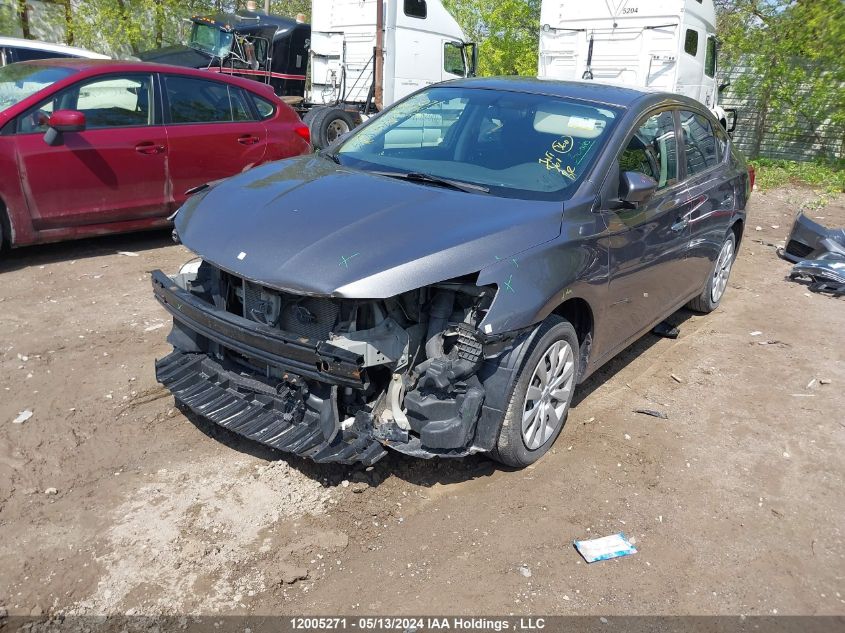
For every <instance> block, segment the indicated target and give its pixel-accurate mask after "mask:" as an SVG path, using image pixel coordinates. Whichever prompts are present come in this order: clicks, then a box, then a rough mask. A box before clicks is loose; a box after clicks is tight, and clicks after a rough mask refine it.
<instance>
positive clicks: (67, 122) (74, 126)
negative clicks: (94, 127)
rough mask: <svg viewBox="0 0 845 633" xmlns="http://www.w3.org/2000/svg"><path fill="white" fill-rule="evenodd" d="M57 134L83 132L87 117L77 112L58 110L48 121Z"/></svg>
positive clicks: (48, 124)
mask: <svg viewBox="0 0 845 633" xmlns="http://www.w3.org/2000/svg"><path fill="white" fill-rule="evenodd" d="M47 126H48V127H51V128H53V129H54V130H56V132H83V131H84V130H85V115H84V114H83V113H82V112H79V111H77V110H56V111H55V112H53V114H52V115H51V116H50V119H49V120H48V121H47Z"/></svg>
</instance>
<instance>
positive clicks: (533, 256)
mask: <svg viewBox="0 0 845 633" xmlns="http://www.w3.org/2000/svg"><path fill="white" fill-rule="evenodd" d="M607 274H608V261H607V251H606V250H605V249H603V248H601V247H600V246H599V245H598V243H597V242H596V241H595V240H592V239H590V240H575V241H573V240H571V239H570V238H569V237H567V236H562V237H561V238H560V239H556V240H553V241H552V242H547V243H545V244H541V245H539V246H537V247H535V248H532V249H529V250H528V251H525V252H523V253H520V254H519V255H515V256H513V257H508V258H503V259H500V260H499V261H497V262H496V263H495V264H493V265H491V266H488V267H486V268H484V269H483V270H481V272H480V273H479V277H478V282H477V283H478V285H482V286H483V285H489V284H495V285H496V286H497V288H498V291H497V292H496V297H495V298H494V300H493V303H492V304H491V306H490V309H489V310H488V311H487V314H486V316H485V317H484V320H483V321H482V322H481V323H480V324H479V328H480V329H481V331H482V332H484V333H485V334H487V335H490V334H501V333H503V332H509V331H512V330H520V329H523V328H526V327H528V326H531V325H535V324H537V323H540V322H541V321H543V319H545V318H546V317H547V316H549V314H551V313H552V312H553V311H554V310H555V308H557V307H558V306H560V305H561V304H562V303H564V302H565V301H568V300H570V299H575V298H580V299H583V300H584V301H586V302H587V303H588V304H589V305H590V306H591V308H592V309H593V310H594V314H595V307H596V306H598V305H601V299H602V297H603V296H604V293H605V291H606V282H607Z"/></svg>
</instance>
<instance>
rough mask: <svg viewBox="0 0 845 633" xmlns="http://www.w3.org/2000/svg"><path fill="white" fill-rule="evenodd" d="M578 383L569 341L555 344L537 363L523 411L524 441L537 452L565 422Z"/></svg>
mask: <svg viewBox="0 0 845 633" xmlns="http://www.w3.org/2000/svg"><path fill="white" fill-rule="evenodd" d="M574 382H575V354H574V353H573V351H572V347H571V346H570V345H569V343H568V342H566V341H556V342H555V343H554V344H553V345H552V346H551V347H550V348H549V349H548V350H547V351H546V353H545V354H543V356H542V357H541V358H540V361H539V362H538V363H537V366H536V367H535V368H534V373H533V374H532V375H531V381H530V382H529V383H528V391H527V392H526V394H525V403H524V405H523V410H522V411H523V412H522V441H523V442H524V443H525V446H526V448H528V449H529V450H536V449H538V448H540V447H541V446H542V445H543V444H545V443H546V442H547V441H548V440H549V438H550V437H552V435H554V434H555V433H556V432H557V430H558V429H559V428H560V425H561V424H562V423H563V416H564V415H565V414H566V408H567V407H568V406H569V397H570V394H571V393H572V388H573V385H574Z"/></svg>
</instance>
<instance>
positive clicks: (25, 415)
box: [12, 409, 32, 424]
mask: <svg viewBox="0 0 845 633" xmlns="http://www.w3.org/2000/svg"><path fill="white" fill-rule="evenodd" d="M31 417H32V411H30V410H29V409H25V410H24V411H21V412H20V413H18V417H16V418H15V419H14V420H12V424H23V423H24V422H26V421H27V420H29V418H31Z"/></svg>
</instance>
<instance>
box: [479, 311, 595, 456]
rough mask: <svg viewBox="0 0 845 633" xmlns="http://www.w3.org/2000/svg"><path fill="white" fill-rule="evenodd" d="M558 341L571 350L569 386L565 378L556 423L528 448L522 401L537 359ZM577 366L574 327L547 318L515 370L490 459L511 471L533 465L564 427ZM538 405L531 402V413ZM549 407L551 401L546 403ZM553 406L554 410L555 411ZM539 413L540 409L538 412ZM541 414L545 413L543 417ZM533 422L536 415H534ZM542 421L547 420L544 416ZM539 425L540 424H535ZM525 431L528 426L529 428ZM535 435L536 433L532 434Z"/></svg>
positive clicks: (536, 365)
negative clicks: (565, 389) (565, 387)
mask: <svg viewBox="0 0 845 633" xmlns="http://www.w3.org/2000/svg"><path fill="white" fill-rule="evenodd" d="M558 342H565V343H566V344H567V345H568V346H569V349H570V351H571V362H572V368H571V372H572V373H571V376H572V377H571V383H570V379H568V378H567V380H566V381H565V383H567V384H570V385H571V386H570V389H569V393H568V396H567V397H566V401H565V402H563V401H557V400H554V399H552V401H553V402H557V403H558V405H557V406H559V405H561V404H562V405H563V407H564V408H563V410H562V414H561V415H560V420H559V421H557V423H552V426H553V428H552V429H551V431H550V432H549V433H548V435H547V439H545V440H543V439H542V431H541V432H540V433H541V436H540V438H539V441H541V443H540V444H539V445H538V446H534V447H529V446H528V444H527V443H526V439H525V437H524V435H525V434H524V433H523V429H522V420H523V414H524V412H525V407H526V406H528V403H529V402H532V401H528V400H526V397H527V394H528V388H529V383H530V382H531V381H532V380H537V377H536V376H535V375H534V372H535V369H537V368H538V365H539V364H540V361H541V359H542V360H543V361H544V367H545V360H546V359H545V356H546V354H547V352H550V351H551V350H552V348H553V346H554V345H555V344H556V343H558ZM578 364H579V346H578V336H577V335H576V334H575V328H573V327H572V324H571V323H570V322H569V321H567V320H565V319H562V318H561V317H559V316H557V315H552V316H550V317H548V318H547V319H546V320H545V321H543V323H541V324H540V325H539V326H538V330H537V334H536V335H535V336H534V339H533V340H532V342H531V347H530V348H529V349H528V352H527V354H526V358H525V360H524V362H523V363H522V367H521V368H520V370H519V376H518V377H517V379H516V381H515V382H514V387H513V392H512V393H511V396H510V399H509V401H508V407H507V409H506V411H505V416H504V420H503V422H502V427H501V429H500V430H499V437H498V440H497V442H496V448H495V449H494V450H493V451H491V453H490V456H491V457H492V458H493V459H495V460H496V461H498V462H500V463H502V464H505V465H506V466H512V467H514V468H524V467H525V466H528V465H529V464H533V463H534V462H536V461H537V460H538V459H540V458H541V457H542V456H543V455H545V454H546V452H547V451H548V450H549V448H551V446H552V444H554V442H555V440H556V439H557V437H558V435H560V432H561V430H563V427H564V424H566V417H567V415H568V414H569V405H570V404H571V403H572V394H573V393H574V391H575V386H576V385H577V384H578ZM539 404H540V403H535V404H534V407H532V410H533V409H534V408H536V407H537V406H538V405H539ZM550 404H551V402H550ZM557 406H556V407H555V408H556V409H557ZM541 411H542V409H541ZM544 415H545V414H544ZM535 419H536V416H535ZM546 419H551V418H549V416H546ZM537 423H538V424H543V422H542V421H539V422H537ZM529 429H531V426H530V425H529ZM535 432H536V431H535Z"/></svg>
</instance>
